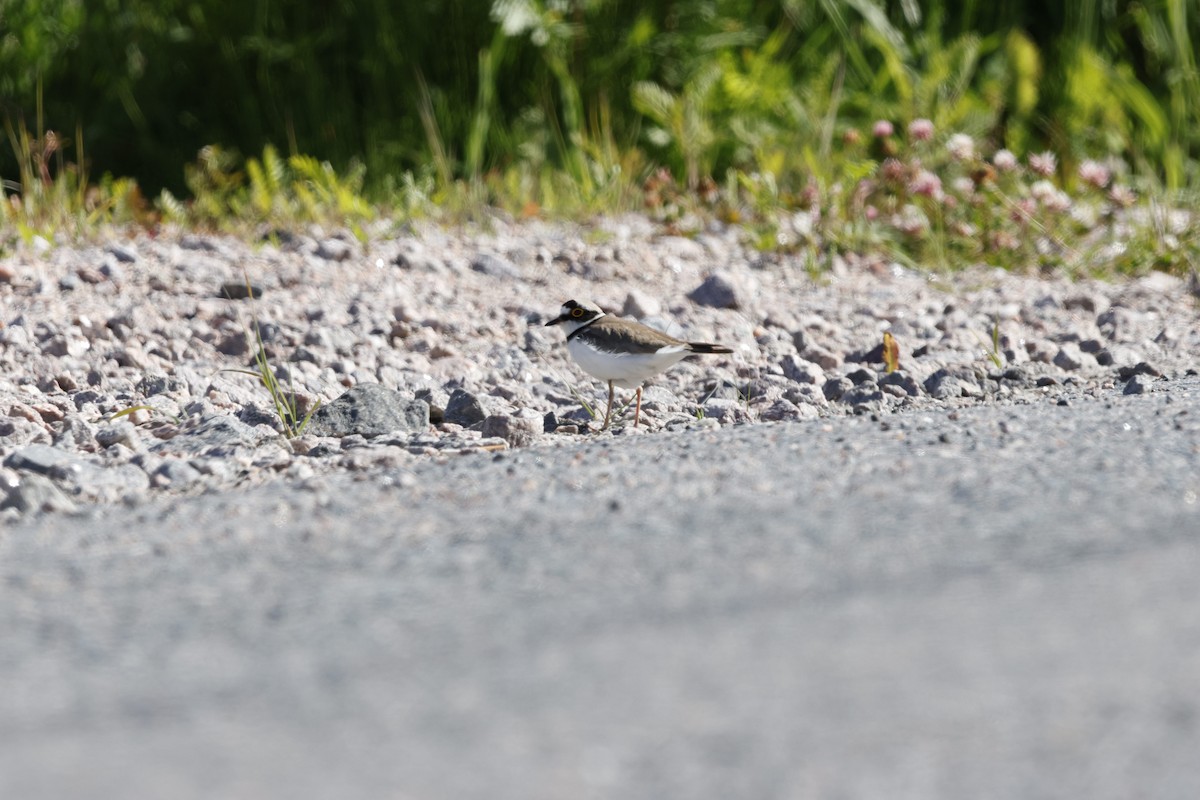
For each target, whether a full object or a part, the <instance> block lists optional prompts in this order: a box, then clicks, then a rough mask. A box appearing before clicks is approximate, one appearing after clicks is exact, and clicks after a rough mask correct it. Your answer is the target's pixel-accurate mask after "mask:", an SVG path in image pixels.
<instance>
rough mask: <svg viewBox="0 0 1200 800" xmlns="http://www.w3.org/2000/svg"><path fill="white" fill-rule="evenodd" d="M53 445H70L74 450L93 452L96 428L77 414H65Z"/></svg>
mask: <svg viewBox="0 0 1200 800" xmlns="http://www.w3.org/2000/svg"><path fill="white" fill-rule="evenodd" d="M54 443H55V444H56V445H58V444H66V445H70V447H71V448H72V449H74V450H83V451H85V452H94V451H95V450H96V426H94V425H92V424H91V423H90V422H88V421H87V420H85V419H84V418H83V417H81V416H79V415H78V414H67V416H66V417H65V418H64V419H63V423H62V429H61V430H60V431H59V432H58V433H57V434H56V435H55V437H54Z"/></svg>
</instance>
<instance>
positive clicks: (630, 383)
mask: <svg viewBox="0 0 1200 800" xmlns="http://www.w3.org/2000/svg"><path fill="white" fill-rule="evenodd" d="M558 324H562V325H564V326H565V327H566V329H567V350H568V351H569V352H570V353H571V357H572V358H574V359H575V363H577V364H579V366H580V367H581V368H582V369H583V371H584V372H586V373H588V374H589V375H593V376H595V377H597V378H599V379H600V380H603V381H608V410H607V411H605V412H604V427H602V428H601V429H600V430H602V431H605V430H608V426H609V424H610V423H611V422H612V406H613V386H620V387H621V388H622V389H637V410H636V412H635V413H634V417H633V425H634V427H635V428H636V427H637V425H638V422H639V421H640V420H641V416H642V384H643V383H644V382H645V381H646V379H647V378H650V377H652V376H654V375H657V374H658V373H660V372H662V371H663V370H665V369H667V368H669V367H672V366H674V365H675V364H677V363H679V362H680V361H682V360H683V359H685V358H687V357H688V356H690V355H695V354H698V353H732V352H733V351H732V350H730V349H729V348H728V347H723V346H721V345H719V344H704V343H702V342H687V341H684V340H683V339H676V338H675V337H674V336H668V335H667V334H665V333H663V332H661V331H656V330H654V328H651V327H648V326H646V325H643V324H641V323H640V322H633V321H632V320H627V319H620V318H618V317H612V316H609V315H608V314H605V313H604V311H602V310H601V309H600V306H598V305H596V304H594V303H588V302H582V303H580V302H577V301H575V300H568V301H567V302H565V303H563V306H562V312H561V313H560V314H559V315H558V316H557V317H555V318H554V319H552V320H550V321H549V322H547V323H546V325H558Z"/></svg>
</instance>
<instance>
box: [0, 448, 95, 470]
mask: <svg viewBox="0 0 1200 800" xmlns="http://www.w3.org/2000/svg"><path fill="white" fill-rule="evenodd" d="M78 460H79V459H78V458H76V457H75V456H73V455H71V454H70V453H68V452H66V451H64V450H59V449H58V448H57V447H51V446H50V445H46V444H31V445H29V446H28V447H23V448H21V449H20V450H17V451H16V452H15V453H13V454H11V455H10V456H9V457H8V458H6V459H4V466H6V467H9V468H10V469H15V470H17V471H18V472H32V473H35V474H37V475H53V474H54V473H55V471H56V470H61V469H63V468H65V467H67V466H68V465H70V464H72V463H75V462H77V461H78Z"/></svg>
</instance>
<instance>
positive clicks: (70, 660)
mask: <svg viewBox="0 0 1200 800" xmlns="http://www.w3.org/2000/svg"><path fill="white" fill-rule="evenodd" d="M1158 387H1159V389H1160V390H1159V391H1156V392H1155V393H1153V394H1151V395H1147V396H1139V397H1124V396H1121V395H1120V394H1118V393H1115V392H1114V393H1113V394H1111V395H1106V396H1104V397H1101V398H1098V399H1088V398H1077V399H1076V400H1074V401H1073V402H1072V404H1071V405H1070V406H1069V407H1062V406H1058V405H1055V404H1053V403H1051V402H1047V403H1045V404H1036V405H1025V406H1011V407H997V408H979V409H970V410H961V411H959V412H957V413H950V412H943V413H938V414H907V415H897V416H893V417H888V418H886V419H884V420H882V421H880V420H871V419H869V418H865V417H859V418H848V419H834V420H821V421H815V422H812V423H804V424H791V425H762V426H751V427H742V428H736V429H725V430H720V431H691V432H685V433H681V434H671V435H655V436H622V437H616V438H611V439H607V440H597V441H595V442H593V443H589V444H586V445H583V446H578V447H564V448H558V449H541V450H527V451H515V452H510V453H505V454H500V455H498V456H496V457H492V456H491V455H485V456H470V457H460V458H456V459H453V460H451V461H450V462H448V463H445V464H434V463H422V464H421V465H420V466H418V467H415V468H413V469H412V470H409V471H405V472H393V473H390V474H387V475H375V476H370V477H368V478H367V479H365V480H359V481H350V480H345V481H332V482H324V483H322V484H321V485H318V486H309V487H290V488H289V487H283V486H277V487H272V488H267V489H260V490H255V491H252V492H248V493H243V494H236V495H226V496H217V497H205V498H198V499H192V500H188V501H183V502H179V503H177V504H175V505H174V506H173V507H163V506H153V507H147V508H139V509H117V510H114V511H113V512H112V513H111V514H109V515H107V516H104V517H102V518H99V519H94V520H77V519H67V518H62V517H59V518H49V519H44V520H41V521H38V522H33V523H28V524H25V525H22V526H18V527H11V528H8V529H5V530H0V687H3V690H2V691H0V797H3V798H118V797H119V798H167V797H170V798H177V799H184V800H186V799H187V798H246V799H247V800H250V799H252V798H253V799H255V800H258V799H259V798H263V799H267V800H269V799H270V798H281V800H282V799H284V798H286V799H287V800H305V799H307V798H372V799H373V800H382V799H384V798H480V799H481V800H482V799H483V798H489V799H491V798H501V799H504V798H513V799H514V800H517V799H518V798H519V799H520V800H540V799H541V798H563V799H564V800H576V799H577V798H622V799H623V800H625V799H628V798H688V799H689V800H690V799H691V798H709V797H711V798H831V799H835V798H836V799H838V800H840V799H842V798H846V799H847V800H849V799H852V798H889V799H896V798H921V799H922V800H927V799H928V798H967V797H970V798H1021V799H1022V800H1035V799H1036V798H1080V797H1088V798H1114V800H1115V799H1116V798H1130V797H1145V798H1156V799H1162V798H1180V800H1182V799H1183V798H1189V799H1190V798H1196V797H1200V756H1198V755H1197V754H1200V498H1198V494H1200V402H1198V400H1200V382H1197V381H1196V380H1195V379H1189V380H1188V381H1174V382H1169V383H1161V384H1158Z"/></svg>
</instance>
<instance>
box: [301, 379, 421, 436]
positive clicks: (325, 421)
mask: <svg viewBox="0 0 1200 800" xmlns="http://www.w3.org/2000/svg"><path fill="white" fill-rule="evenodd" d="M428 427H429V404H428V403H426V402H425V401H424V400H418V399H415V398H407V397H405V396H404V395H402V394H400V393H399V392H397V391H396V390H394V389H388V388H386V387H384V386H380V385H379V384H377V383H360V384H359V385H357V386H355V387H354V388H352V389H350V390H349V391H347V392H346V393H345V394H343V395H342V396H341V397H339V398H337V399H336V400H334V401H333V402H332V403H329V404H328V405H324V406H321V407H320V408H318V409H317V410H316V411H315V412H314V413H313V415H312V420H311V422H310V423H309V427H308V431H309V432H310V433H312V434H313V435H315V436H347V435H350V434H359V435H361V436H365V437H374V436H382V435H383V434H385V433H391V432H392V431H424V430H425V429H427V428H428Z"/></svg>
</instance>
